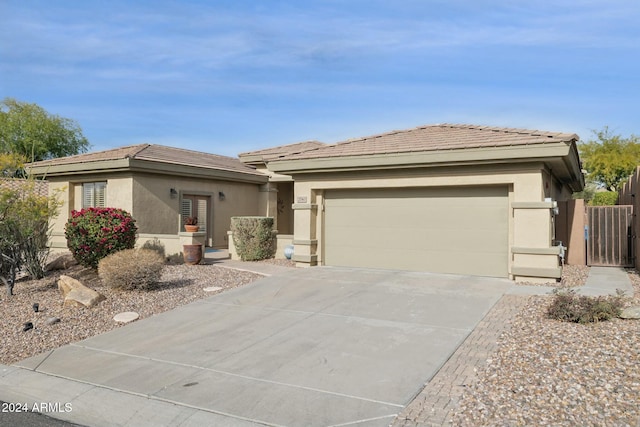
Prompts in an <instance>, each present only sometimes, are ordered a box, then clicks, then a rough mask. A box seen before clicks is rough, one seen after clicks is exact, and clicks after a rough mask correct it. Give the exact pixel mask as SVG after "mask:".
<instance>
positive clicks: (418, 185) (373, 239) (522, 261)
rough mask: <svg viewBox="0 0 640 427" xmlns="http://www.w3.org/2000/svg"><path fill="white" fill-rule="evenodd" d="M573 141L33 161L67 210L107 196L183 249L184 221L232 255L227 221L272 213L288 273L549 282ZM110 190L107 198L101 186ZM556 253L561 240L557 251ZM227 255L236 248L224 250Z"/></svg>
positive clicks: (457, 131) (477, 135) (482, 139)
mask: <svg viewBox="0 0 640 427" xmlns="http://www.w3.org/2000/svg"><path fill="white" fill-rule="evenodd" d="M577 140H578V136H577V135H575V134H566V133H554V132H541V131H531V130H522V129H509V128H494V127H486V126H471V125H452V124H440V125H430V126H421V127H417V128H413V129H408V130H401V131H393V132H388V133H384V134H381V135H375V136H370V137H365V138H359V139H353V140H348V141H345V142H341V143H337V144H323V143H320V142H317V141H310V142H303V143H299V144H291V145H284V146H279V147H274V148H268V149H265V150H258V151H252V152H248V153H242V154H240V155H239V158H238V159H235V158H230V157H224V156H217V155H213V154H207V153H197V152H191V151H189V150H183V149H177V148H171V147H163V146H158V145H149V144H143V145H136V146H131V147H123V148H119V149H114V150H108V151H104V152H100V153H89V154H82V155H78V156H71V157H67V158H63V159H54V160H48V161H45V162H37V163H32V164H31V165H30V166H29V170H30V172H31V173H34V174H36V175H38V176H43V175H46V176H47V179H48V180H49V181H50V188H51V190H52V191H53V190H54V189H56V188H66V191H65V193H64V194H65V198H66V199H65V200H64V202H65V206H64V208H63V214H62V215H61V216H60V218H59V219H58V220H57V221H56V224H55V225H54V231H55V235H54V238H53V241H52V245H53V246H54V247H64V241H63V240H64V236H63V233H62V230H63V228H64V223H65V222H66V220H67V217H68V214H69V212H70V210H71V209H80V208H82V207H83V206H87V205H88V204H90V203H95V201H96V200H98V199H99V198H100V197H104V198H105V200H104V201H103V203H106V204H107V205H109V206H114V207H121V208H124V209H127V210H129V211H130V212H131V213H132V215H133V216H134V217H135V218H136V220H137V222H138V226H139V228H140V230H139V232H140V241H143V240H148V239H150V238H153V237H158V238H160V239H161V241H163V243H164V244H165V245H166V247H167V251H168V252H172V251H179V250H180V235H181V234H183V230H182V228H181V227H182V225H181V224H182V222H183V218H184V216H185V215H187V214H191V213H198V216H199V217H203V216H204V217H206V233H207V241H206V244H207V245H208V246H212V247H227V246H228V245H229V235H228V234H227V232H228V230H229V222H230V218H231V217H232V216H240V215H268V216H273V217H275V218H276V224H277V228H278V231H279V233H280V234H281V235H282V237H285V239H284V240H285V241H288V242H292V243H293V245H294V247H295V250H294V260H295V261H296V264H297V265H298V266H314V265H327V266H353V267H370V268H386V269H405V270H416V271H430V272H438V273H457V274H471V275H481V276H492V277H505V278H511V279H515V280H528V281H542V280H545V281H547V280H549V279H550V278H559V277H560V274H561V271H562V267H561V265H560V261H559V260H560V254H561V252H562V248H561V247H560V246H559V245H558V242H557V236H556V224H555V215H556V214H557V208H556V206H557V203H556V202H558V201H566V200H569V199H571V195H572V193H573V192H575V191H580V190H582V189H583V187H584V178H583V175H582V173H581V168H580V161H579V157H578V151H577V147H576V142H577ZM105 189H106V190H105ZM565 244H566V243H565ZM231 249H232V248H231Z"/></svg>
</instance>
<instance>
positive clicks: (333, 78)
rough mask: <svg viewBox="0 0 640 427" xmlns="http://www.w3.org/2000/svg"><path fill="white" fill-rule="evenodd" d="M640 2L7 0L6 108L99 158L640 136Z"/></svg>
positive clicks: (3, 30) (1, 57) (2, 56)
mask: <svg viewBox="0 0 640 427" xmlns="http://www.w3.org/2000/svg"><path fill="white" fill-rule="evenodd" d="M639 22H640V2H637V1H633V0H624V1H623V0H603V1H598V0H590V1H586V0H585V1H583V0H556V1H547V0H537V1H535V2H533V1H517V0H513V1H506V0H502V1H501V0H495V1H493V0H489V1H483V0H477V1H472V0H468V1H462V0H448V1H444V0H443V1H435V0H434V1H432V0H422V1H420V0H388V1H380V0H366V1H360V0H326V1H313V0H310V1H294V0H289V1H270V0H253V1H249V0H226V1H222V0H220V1H214V0H212V1H167V0H154V1H146V0H139V1H120V0H111V1H106V0H105V1H92V0H84V1H69V0H56V1H51V0H46V1H39V0H1V1H0V98H4V97H13V98H16V99H18V100H21V101H26V102H33V103H37V104H39V105H41V106H42V107H44V108H45V109H47V110H48V111H49V112H50V113H53V114H58V115H61V116H63V117H68V118H72V119H74V120H76V121H77V122H78V123H79V124H80V126H81V127H82V129H83V131H84V134H85V136H86V137H87V138H88V139H89V141H90V142H91V144H92V150H103V149H109V148H114V147H118V146H123V145H130V144H137V143H142V142H150V143H157V144H164V145H171V146H176V147H183V148H190V149H195V150H201V151H207V152H213V153H217V154H223V155H230V156H235V155H236V154H238V153H240V152H244V151H249V150H254V149H260V148H266V147H270V146H273V145H280V144H288V143H294V142H299V141H305V140H313V139H315V140H320V141H323V142H328V143H332V142H338V141H342V140H345V139H348V138H354V137H360V136H367V135H373V134H376V133H381V132H385V131H389V130H393V129H407V128H411V127H415V126H419V125H424V124H433V123H445V122H448V123H470V124H479V125H490V126H501V127H520V128H527V129H541V130H550V131H561V132H572V133H578V134H579V135H580V136H581V137H582V139H583V140H587V139H589V138H590V137H591V130H593V129H600V128H602V127H603V126H605V125H608V126H609V127H610V128H611V129H612V130H613V131H614V132H616V133H620V134H622V135H625V136H628V135H630V134H632V133H633V134H636V135H637V134H640V120H639V118H640V115H639V114H638V113H639V111H640V82H639V76H640V25H638V23H639Z"/></svg>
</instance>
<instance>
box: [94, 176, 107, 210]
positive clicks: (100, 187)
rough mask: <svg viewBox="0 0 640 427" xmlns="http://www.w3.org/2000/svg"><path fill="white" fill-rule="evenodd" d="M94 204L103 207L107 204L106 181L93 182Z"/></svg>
mask: <svg viewBox="0 0 640 427" xmlns="http://www.w3.org/2000/svg"><path fill="white" fill-rule="evenodd" d="M94 199H95V200H94V206H95V207H100V208H104V207H105V206H106V205H107V183H106V182H96V183H95V195H94Z"/></svg>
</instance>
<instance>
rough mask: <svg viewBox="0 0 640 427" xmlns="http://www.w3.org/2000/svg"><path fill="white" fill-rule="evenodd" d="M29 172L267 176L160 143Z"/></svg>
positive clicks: (45, 164)
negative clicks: (145, 171) (138, 172)
mask: <svg viewBox="0 0 640 427" xmlns="http://www.w3.org/2000/svg"><path fill="white" fill-rule="evenodd" d="M27 169H28V170H29V171H33V173H35V174H38V175H47V176H55V175H69V174H74V173H76V174H77V173H87V172H99V171H103V172H106V171H113V170H126V169H129V170H131V169H138V170H142V169H147V170H154V171H157V172H165V173H179V174H189V172H191V173H195V171H196V170H197V171H199V172H198V173H199V174H205V175H206V174H208V175H210V174H211V173H216V172H220V173H222V175H226V177H227V178H230V179H231V178H232V175H234V176H238V175H239V174H241V175H244V176H247V175H250V176H254V177H256V178H257V179H259V180H260V181H262V180H263V178H264V177H265V175H264V174H262V173H260V172H258V171H256V169H255V168H253V167H251V166H248V165H246V164H244V163H242V162H241V161H240V160H238V159H237V158H233V157H226V156H220V155H217V154H210V153H204V152H200V151H192V150H186V149H182V148H175V147H167V146H164V145H157V144H138V145H131V146H126V147H119V148H114V149H111V150H105V151H98V152H93V153H86V154H78V155H75V156H68V157H62V158H57V159H51V160H44V161H40V162H34V163H30V164H28V165H27ZM206 171H209V172H206ZM225 173H227V174H225ZM229 174H231V175H229Z"/></svg>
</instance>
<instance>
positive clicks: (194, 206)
mask: <svg viewBox="0 0 640 427" xmlns="http://www.w3.org/2000/svg"><path fill="white" fill-rule="evenodd" d="M210 201H211V198H210V197H209V196H196V195H191V194H185V195H184V196H182V204H181V206H180V214H181V215H182V230H181V231H184V221H185V220H186V219H187V217H189V216H195V217H198V225H199V226H200V231H203V232H205V233H206V236H207V237H206V239H205V245H206V246H211V244H212V242H211V233H210V230H211V227H209V224H210V218H209V212H210V209H209V205H210V203H211V202H210Z"/></svg>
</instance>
